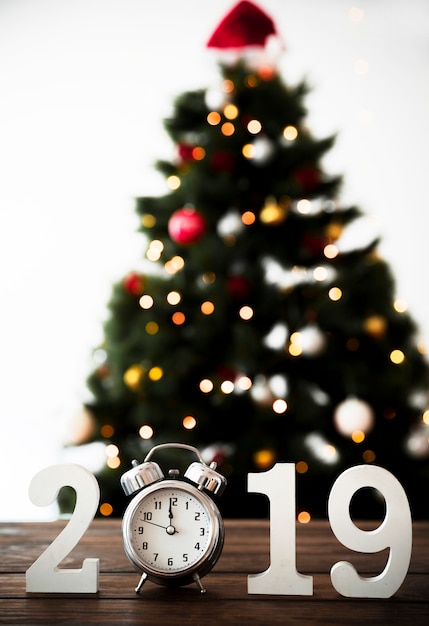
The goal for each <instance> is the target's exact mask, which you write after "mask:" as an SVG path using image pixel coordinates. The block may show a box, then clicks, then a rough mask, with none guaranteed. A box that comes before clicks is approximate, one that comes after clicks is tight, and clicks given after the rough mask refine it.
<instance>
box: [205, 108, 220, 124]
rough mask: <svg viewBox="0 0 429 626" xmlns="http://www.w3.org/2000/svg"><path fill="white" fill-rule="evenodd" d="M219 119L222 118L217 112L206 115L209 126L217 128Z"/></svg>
mask: <svg viewBox="0 0 429 626" xmlns="http://www.w3.org/2000/svg"><path fill="white" fill-rule="evenodd" d="M221 119H222V118H221V116H220V113H218V112H217V111H211V112H210V113H209V114H208V115H207V122H208V123H209V124H210V126H217V125H218V124H220V121H221Z"/></svg>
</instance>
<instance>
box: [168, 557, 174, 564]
mask: <svg viewBox="0 0 429 626" xmlns="http://www.w3.org/2000/svg"><path fill="white" fill-rule="evenodd" d="M167 565H173V558H172V557H171V556H170V557H168V559H167Z"/></svg>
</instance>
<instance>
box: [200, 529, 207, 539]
mask: <svg viewBox="0 0 429 626" xmlns="http://www.w3.org/2000/svg"><path fill="white" fill-rule="evenodd" d="M205 532H206V531H205V529H204V528H200V537H204V535H205Z"/></svg>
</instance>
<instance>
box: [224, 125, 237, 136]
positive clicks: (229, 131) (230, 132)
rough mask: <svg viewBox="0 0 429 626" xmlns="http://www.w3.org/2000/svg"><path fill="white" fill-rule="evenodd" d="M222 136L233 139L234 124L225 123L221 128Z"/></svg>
mask: <svg viewBox="0 0 429 626" xmlns="http://www.w3.org/2000/svg"><path fill="white" fill-rule="evenodd" d="M221 132H222V135H225V137H231V135H233V134H234V133H235V126H234V124H233V123H232V122H225V123H224V124H222V126H221Z"/></svg>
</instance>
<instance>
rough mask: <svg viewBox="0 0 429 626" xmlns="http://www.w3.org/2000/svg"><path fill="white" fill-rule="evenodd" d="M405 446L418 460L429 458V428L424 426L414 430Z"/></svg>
mask: <svg viewBox="0 0 429 626" xmlns="http://www.w3.org/2000/svg"><path fill="white" fill-rule="evenodd" d="M405 445H406V449H407V452H408V453H409V454H410V455H411V456H413V457H414V458H416V459H424V458H425V457H427V456H429V427H428V426H426V424H422V425H419V426H417V427H416V428H414V429H413V430H412V431H411V432H410V434H409V436H408V439H407V441H406V444H405Z"/></svg>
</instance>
